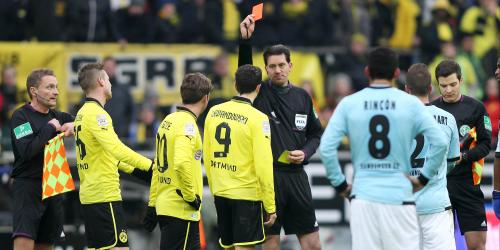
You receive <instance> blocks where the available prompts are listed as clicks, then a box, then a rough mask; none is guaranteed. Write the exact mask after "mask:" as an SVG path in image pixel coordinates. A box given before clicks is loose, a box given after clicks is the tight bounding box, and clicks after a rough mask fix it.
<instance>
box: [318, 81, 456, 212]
mask: <svg viewBox="0 0 500 250" xmlns="http://www.w3.org/2000/svg"><path fill="white" fill-rule="evenodd" d="M418 134H424V135H425V136H426V137H428V138H429V141H430V142H432V144H431V147H432V150H429V154H428V155H427V157H428V160H427V162H426V163H427V164H426V165H425V166H424V167H423V168H422V170H421V173H422V175H423V176H425V177H427V178H432V177H434V176H435V175H436V174H437V173H438V170H439V169H440V167H441V163H442V159H443V157H444V155H445V153H446V151H447V149H448V141H447V140H446V139H445V136H444V135H443V132H442V131H441V129H440V128H439V127H438V124H437V123H436V121H435V120H434V118H433V117H432V116H431V115H430V114H429V112H428V111H427V110H426V108H425V106H424V105H423V104H422V102H421V101H420V100H418V99H417V98H416V97H414V96H411V95H409V94H407V93H405V92H403V91H401V90H398V89H396V88H392V87H388V86H384V85H378V84H372V85H371V86H370V87H368V88H365V89H363V90H361V91H359V92H357V93H355V94H352V95H350V96H347V97H345V98H344V99H343V100H342V101H341V102H340V103H339V105H338V106H337V108H336V109H335V112H334V114H333V116H332V118H331V119H330V121H329V123H328V126H327V127H326V129H325V132H324V133H323V136H322V138H321V144H320V155H321V159H322V160H323V163H324V165H325V168H326V172H327V177H328V179H329V180H330V182H331V183H332V185H333V186H334V187H337V186H340V185H341V184H342V183H344V182H345V176H344V175H343V174H342V171H341V168H340V163H339V160H338V157H337V148H338V146H339V144H340V142H341V140H342V138H343V137H344V135H347V136H348V138H349V142H350V149H351V158H352V164H353V167H354V179H353V183H352V192H351V196H355V197H356V199H363V200H368V201H372V202H378V203H385V204H395V205H398V204H402V203H403V202H412V201H415V198H414V195H413V191H412V185H411V183H410V181H409V180H408V178H407V175H409V174H410V170H411V165H410V155H411V144H412V141H413V139H414V138H415V137H416V136H417V135H418Z"/></svg>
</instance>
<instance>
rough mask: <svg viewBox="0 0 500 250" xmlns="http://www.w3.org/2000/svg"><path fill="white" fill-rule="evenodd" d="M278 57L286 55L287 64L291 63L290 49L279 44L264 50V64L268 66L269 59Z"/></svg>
mask: <svg viewBox="0 0 500 250" xmlns="http://www.w3.org/2000/svg"><path fill="white" fill-rule="evenodd" d="M277 55H285V59H286V62H287V63H290V49H289V48H288V47H287V46H285V45H283V44H277V45H273V46H271V47H267V48H266V49H265V50H264V64H265V65H266V66H267V59H268V58H269V57H270V56H277Z"/></svg>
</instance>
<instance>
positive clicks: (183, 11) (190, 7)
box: [177, 0, 237, 44]
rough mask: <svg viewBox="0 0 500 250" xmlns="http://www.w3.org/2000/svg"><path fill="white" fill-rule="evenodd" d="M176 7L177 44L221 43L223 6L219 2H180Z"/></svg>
mask: <svg viewBox="0 0 500 250" xmlns="http://www.w3.org/2000/svg"><path fill="white" fill-rule="evenodd" d="M177 6H178V11H179V17H180V26H179V40H178V42H181V43H219V44H220V43H222V41H223V32H222V28H223V24H222V22H223V5H222V2H221V1H214V0H212V1H206V0H195V1H180V2H179V3H178V4H177ZM236 31H237V30H236Z"/></svg>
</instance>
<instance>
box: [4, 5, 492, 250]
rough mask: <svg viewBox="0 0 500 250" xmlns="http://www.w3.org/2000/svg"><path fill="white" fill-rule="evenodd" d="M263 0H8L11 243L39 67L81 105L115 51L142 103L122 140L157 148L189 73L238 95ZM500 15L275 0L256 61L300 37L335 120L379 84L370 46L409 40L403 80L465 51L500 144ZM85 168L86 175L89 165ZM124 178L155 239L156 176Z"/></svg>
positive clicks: (342, 220) (342, 241) (324, 233)
mask: <svg viewBox="0 0 500 250" xmlns="http://www.w3.org/2000/svg"><path fill="white" fill-rule="evenodd" d="M257 2H259V1H251V0H109V1H108V0H46V1H37V0H2V1H0V41H2V42H0V66H1V67H0V68H2V74H1V77H0V110H1V114H0V126H1V138H0V141H1V149H0V150H1V151H0V173H1V174H2V177H1V188H0V193H1V194H0V248H1V249H4V248H5V249H8V248H10V245H11V244H12V242H11V240H10V232H11V230H12V229H11V224H12V218H11V192H10V187H9V185H8V182H9V173H10V170H11V166H12V162H13V155H12V152H11V146H10V137H9V122H8V120H9V116H10V114H11V113H12V111H13V110H14V109H15V107H18V106H19V105H21V104H22V103H24V102H25V101H27V99H28V98H27V95H26V89H25V80H26V76H27V74H28V73H29V72H30V71H31V70H32V69H33V68H38V67H49V68H52V69H53V70H54V71H55V73H56V75H57V78H58V81H59V93H60V94H59V99H58V105H59V108H60V109H61V110H64V111H68V112H71V113H75V112H76V110H77V107H78V104H79V102H80V101H81V98H82V92H81V90H80V88H79V86H78V84H77V82H76V72H77V70H78V68H79V67H80V66H81V65H82V63H86V62H93V61H99V60H102V59H103V58H104V57H106V56H112V57H114V58H115V59H116V61H117V67H116V76H115V79H116V83H117V84H118V86H120V88H122V89H124V90H125V91H129V92H130V93H131V95H132V98H133V99H115V101H116V102H117V103H120V104H123V105H125V104H127V105H128V104H131V107H132V108H131V110H129V111H128V112H127V114H126V116H127V117H116V118H114V123H115V124H118V123H126V124H125V125H126V126H127V128H128V129H127V133H126V134H124V135H122V139H123V140H124V141H125V142H127V144H129V145H130V146H131V147H133V148H135V149H136V150H140V152H142V153H143V154H145V155H147V156H149V157H152V156H153V154H154V153H153V145H154V135H155V130H156V127H157V125H158V123H159V122H160V121H161V120H162V119H163V117H164V116H165V115H167V114H168V113H170V112H171V111H172V110H173V109H172V108H173V107H175V104H177V103H179V101H180V97H179V95H178V94H177V93H178V89H179V86H180V81H181V79H182V77H183V75H184V74H185V73H188V72H194V71H201V72H203V73H205V74H207V75H208V76H209V77H210V78H211V79H212V81H213V82H214V84H215V86H216V90H215V91H214V93H213V96H212V98H213V99H218V98H222V99H224V98H228V97H230V96H231V95H232V94H234V90H233V83H232V76H233V72H235V69H236V67H237V54H236V47H237V39H238V33H239V26H238V25H239V21H240V20H241V18H242V17H244V16H245V15H246V14H248V13H250V8H251V6H252V5H253V4H255V3H257ZM499 27H500V8H499V7H498V3H497V1H495V0H480V1H474V0H449V1H448V0H418V1H417V0H366V1H362V0H282V1H281V0H269V1H265V9H264V20H263V21H259V23H257V27H256V32H255V34H254V38H253V40H252V43H253V44H254V45H255V48H256V49H255V54H254V62H255V63H256V64H257V65H258V66H260V67H261V68H262V69H263V68H264V67H263V60H262V56H261V49H262V48H263V47H265V46H266V45H270V44H275V43H284V44H286V45H289V46H291V47H292V49H293V52H292V62H293V65H294V67H293V69H292V73H291V76H290V79H291V82H292V83H293V84H294V85H296V86H301V87H303V88H305V89H306V90H307V91H308V92H309V93H310V94H311V96H312V97H313V99H314V101H315V107H316V109H317V112H318V115H319V116H320V119H321V121H322V123H323V124H324V125H326V123H327V121H328V119H329V117H330V116H331V114H332V112H333V110H334V109H335V106H336V104H337V103H338V102H339V101H340V99H341V98H342V97H343V96H345V95H348V94H351V93H353V92H355V91H358V90H360V89H362V88H363V87H365V86H366V85H367V79H366V78H365V77H364V75H363V68H364V66H365V64H366V52H367V51H368V50H369V48H371V47H374V46H377V45H388V46H391V47H393V48H395V49H397V50H398V52H400V55H401V56H400V66H401V69H402V70H403V74H402V75H401V77H400V79H398V81H397V83H396V84H397V85H398V87H401V86H402V83H404V81H405V74H404V72H405V70H406V69H407V68H408V66H409V65H411V64H412V63H415V62H424V63H427V64H430V67H431V69H432V68H433V67H435V65H436V63H437V62H439V61H440V60H442V59H443V58H450V59H455V60H457V61H458V62H459V64H460V65H461V66H462V69H463V74H464V84H463V86H462V90H463V91H464V93H466V94H468V95H470V96H472V97H474V98H477V99H479V100H481V101H483V102H484V103H485V105H486V107H487V110H488V113H489V114H490V116H491V120H492V123H493V127H494V135H493V137H494V140H493V141H492V145H495V144H496V134H497V133H498V118H499V115H500V113H499V112H500V99H499V98H498V85H497V83H496V82H495V80H494V78H493V72H494V69H495V66H496V59H497V58H498V56H499V50H500V44H499V43H500V36H499V35H500V32H498V29H499ZM259 50H260V51H259ZM115 98H119V97H115ZM222 99H219V100H222ZM125 118H126V119H125ZM73 144H74V143H73V141H72V140H69V141H67V143H66V145H67V150H68V153H69V160H70V162H71V166H72V167H73V169H72V170H74V171H76V169H75V168H74V149H73V148H74V146H73ZM493 148H494V147H493ZM347 149H348V142H347V141H346V142H345V144H344V145H343V146H342V150H343V151H342V154H341V156H342V165H343V166H344V167H346V169H347V171H348V172H349V169H350V166H349V152H348V150H347ZM314 159H315V160H314V161H313V163H312V164H310V165H309V166H308V167H306V169H307V171H308V173H309V176H310V182H311V186H312V191H313V198H314V202H315V206H316V208H317V210H316V215H317V217H318V221H319V223H320V226H321V231H320V232H321V238H322V242H323V245H324V248H325V249H331V248H332V247H333V246H335V249H349V246H350V244H349V240H350V238H349V237H350V236H349V231H348V224H347V223H348V218H349V214H348V203H346V202H345V201H344V200H342V199H340V198H338V197H336V195H335V192H334V190H333V189H332V188H331V187H330V185H329V183H328V181H327V180H326V178H325V175H324V168H323V167H322V165H321V163H320V161H319V159H318V158H317V157H314ZM492 159H493V158H492V154H490V156H489V157H488V159H487V163H486V165H485V170H484V174H483V181H482V189H483V192H484V194H485V197H486V199H487V200H486V203H485V205H486V206H487V207H488V206H489V205H490V199H491V190H492V179H491V175H492ZM73 176H74V178H77V177H78V175H77V174H76V172H74V174H73ZM122 177H123V182H122V189H123V191H122V195H123V198H124V207H125V210H126V211H127V214H128V218H129V221H128V222H129V228H130V229H131V230H130V231H131V233H130V239H131V242H132V243H131V247H132V249H151V247H150V246H147V245H144V244H148V243H151V242H155V241H158V240H159V239H158V232H156V234H152V235H148V234H147V233H146V232H145V231H144V230H142V229H141V228H140V223H139V222H140V219H141V217H142V215H143V213H144V208H145V204H146V199H147V191H148V188H147V186H145V185H143V184H142V183H140V182H137V181H136V180H134V179H133V178H132V177H129V176H126V175H123V176H122ZM206 191H207V190H206ZM205 194H209V193H207V192H205ZM205 197H208V195H207V196H205ZM65 200H66V202H65V208H66V209H65V212H66V214H65V217H66V226H65V228H66V231H67V235H66V240H65V241H63V242H61V243H60V244H59V246H60V247H61V248H60V249H82V247H83V246H84V244H85V239H84V236H83V234H82V233H83V232H82V229H83V222H82V218H81V214H80V211H79V207H78V206H79V205H78V196H77V193H76V192H75V193H72V194H67V195H65ZM211 206H212V205H211V202H210V199H209V198H207V199H205V200H204V218H205V231H206V233H207V238H208V241H209V246H211V247H215V240H213V238H210V237H213V236H214V230H215V229H214V216H215V215H214V210H213V207H212V208H211ZM490 215H491V214H490ZM490 218H491V219H492V221H491V222H490V223H489V225H490V227H491V228H490V229H491V230H490V231H489V234H488V243H489V248H488V249H491V250H493V249H494V250H497V249H499V248H500V247H499V245H500V244H499V243H498V242H500V239H499V224H498V221H496V220H493V216H490ZM155 237H156V238H155ZM150 239H153V240H150ZM286 239H287V241H286V243H285V244H284V245H283V249H297V248H298V247H297V246H298V245H297V242H296V240H294V237H287V238H286ZM134 241H135V242H136V243H134ZM134 244H136V245H134ZM141 244H142V245H141ZM134 247H135V248H134Z"/></svg>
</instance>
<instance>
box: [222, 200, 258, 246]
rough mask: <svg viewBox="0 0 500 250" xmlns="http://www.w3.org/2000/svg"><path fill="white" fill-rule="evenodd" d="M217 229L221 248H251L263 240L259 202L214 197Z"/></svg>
mask: <svg viewBox="0 0 500 250" xmlns="http://www.w3.org/2000/svg"><path fill="white" fill-rule="evenodd" d="M214 203H215V209H216V210H217V226H218V227H219V234H220V240H219V244H220V245H221V246H222V247H223V248H231V247H234V246H253V245H257V244H261V243H262V242H264V240H265V235H264V220H263V212H264V211H263V208H262V202H261V201H247V200H234V199H228V198H225V197H220V196H215V197H214Z"/></svg>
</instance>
